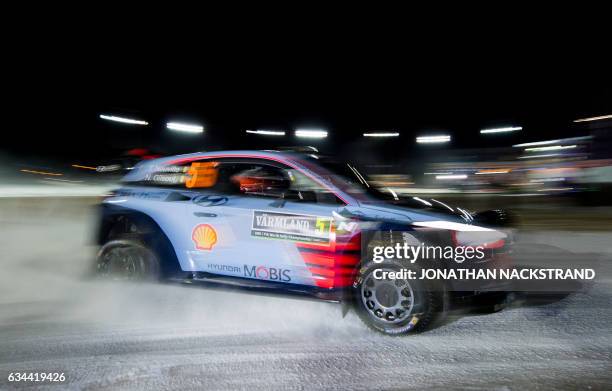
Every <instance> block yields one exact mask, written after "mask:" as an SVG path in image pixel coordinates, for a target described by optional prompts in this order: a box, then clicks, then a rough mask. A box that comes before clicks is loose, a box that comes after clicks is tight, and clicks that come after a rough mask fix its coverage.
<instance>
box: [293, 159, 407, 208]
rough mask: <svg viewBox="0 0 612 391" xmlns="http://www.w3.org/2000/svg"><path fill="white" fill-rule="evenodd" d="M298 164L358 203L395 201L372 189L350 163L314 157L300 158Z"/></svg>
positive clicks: (391, 196) (388, 194)
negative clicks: (355, 199)
mask: <svg viewBox="0 0 612 391" xmlns="http://www.w3.org/2000/svg"><path fill="white" fill-rule="evenodd" d="M300 163H302V164H303V165H304V166H305V167H306V168H308V169H309V170H311V171H313V172H315V173H316V174H317V175H319V176H320V177H322V178H324V179H326V180H327V181H329V182H331V183H332V184H333V185H334V186H336V187H338V188H339V189H340V190H342V191H344V192H346V193H348V194H350V195H351V196H353V197H355V198H357V199H358V200H360V201H373V200H374V199H378V200H385V201H387V200H394V199H396V197H395V196H394V195H393V193H392V192H388V193H387V192H383V191H380V190H378V189H376V188H375V187H373V186H372V185H371V184H370V183H369V182H368V180H367V179H366V177H365V175H363V174H362V173H361V171H360V170H359V169H358V168H357V167H356V166H355V165H353V164H351V163H346V162H340V161H337V160H333V159H330V158H327V157H317V158H315V157H314V156H307V157H305V158H302V159H300ZM373 198H374V199H373Z"/></svg>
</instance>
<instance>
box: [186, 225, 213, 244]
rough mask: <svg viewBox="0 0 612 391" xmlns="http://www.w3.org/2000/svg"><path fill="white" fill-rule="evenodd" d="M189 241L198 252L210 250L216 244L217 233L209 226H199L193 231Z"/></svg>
mask: <svg viewBox="0 0 612 391" xmlns="http://www.w3.org/2000/svg"><path fill="white" fill-rule="evenodd" d="M191 239H192V240H193V242H194V243H195V247H196V248H197V249H198V250H212V248H213V246H214V245H215V243H217V232H216V231H215V229H214V228H213V227H212V226H211V225H209V224H199V225H198V226H196V227H195V228H194V229H193V233H192V234H191Z"/></svg>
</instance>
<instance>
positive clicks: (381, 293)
mask: <svg viewBox="0 0 612 391" xmlns="http://www.w3.org/2000/svg"><path fill="white" fill-rule="evenodd" d="M374 270H382V271H390V272H394V271H395V270H392V269H388V268H382V269H374ZM374 270H372V271H371V272H370V273H368V274H367V275H366V276H365V278H364V279H363V283H362V284H361V300H362V302H363V305H364V307H365V309H366V310H367V311H368V313H369V314H370V316H372V317H374V318H375V319H377V320H379V321H381V322H384V323H389V324H394V323H400V322H403V321H405V320H406V319H408V318H409V316H410V315H411V314H412V311H413V308H414V291H413V290H412V286H410V283H409V282H408V281H407V280H400V279H397V280H391V279H376V278H374Z"/></svg>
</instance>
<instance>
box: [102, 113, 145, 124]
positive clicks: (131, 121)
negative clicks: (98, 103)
mask: <svg viewBox="0 0 612 391" xmlns="http://www.w3.org/2000/svg"><path fill="white" fill-rule="evenodd" d="M100 118H102V119H105V120H108V121H114V122H121V123H124V124H131V125H148V124H149V123H148V122H147V121H141V120H138V119H132V118H125V117H118V116H116V115H106V114H100Z"/></svg>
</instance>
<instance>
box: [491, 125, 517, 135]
mask: <svg viewBox="0 0 612 391" xmlns="http://www.w3.org/2000/svg"><path fill="white" fill-rule="evenodd" d="M521 129H523V127H521V126H509V127H506V128H491V129H482V130H481V131H480V133H482V134H487V133H506V132H514V131H517V130H521Z"/></svg>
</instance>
